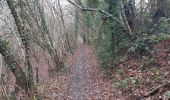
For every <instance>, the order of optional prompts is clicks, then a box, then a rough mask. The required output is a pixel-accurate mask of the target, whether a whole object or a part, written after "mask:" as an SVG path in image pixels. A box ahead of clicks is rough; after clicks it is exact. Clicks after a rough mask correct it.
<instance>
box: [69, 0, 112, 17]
mask: <svg viewBox="0 0 170 100" xmlns="http://www.w3.org/2000/svg"><path fill="white" fill-rule="evenodd" d="M67 1H68V2H69V3H71V4H72V5H74V6H76V7H77V8H79V9H81V10H82V11H94V12H99V13H102V14H104V15H106V16H107V17H109V18H111V17H113V15H112V14H109V13H108V12H107V11H104V10H101V9H93V8H85V7H81V6H79V5H78V4H75V3H74V2H72V1H71V0H67Z"/></svg>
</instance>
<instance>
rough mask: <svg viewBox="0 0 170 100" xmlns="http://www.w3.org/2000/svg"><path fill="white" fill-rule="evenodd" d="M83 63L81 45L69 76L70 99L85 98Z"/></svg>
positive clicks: (83, 99)
mask: <svg viewBox="0 0 170 100" xmlns="http://www.w3.org/2000/svg"><path fill="white" fill-rule="evenodd" d="M84 63H85V62H84V49H83V47H82V46H81V47H80V52H79V56H78V57H77V59H76V62H75V66H73V70H72V72H71V74H70V76H69V79H70V81H69V97H70V98H71V99H72V100H87V96H86V93H85V91H86V90H85V89H86V88H85V87H86V82H85V72H84V68H83V67H84V65H85V64H84Z"/></svg>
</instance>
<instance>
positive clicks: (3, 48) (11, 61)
mask: <svg viewBox="0 0 170 100" xmlns="http://www.w3.org/2000/svg"><path fill="white" fill-rule="evenodd" d="M0 53H1V55H2V56H3V57H4V60H5V62H6V63H7V64H8V67H9V68H10V70H11V71H12V73H13V74H14V76H15V78H16V84H17V85H18V86H20V87H21V88H22V89H23V90H25V91H26V92H27V91H28V83H27V79H26V76H25V74H24V72H23V71H22V70H21V68H20V67H19V64H18V63H17V61H16V59H15V56H14V55H13V54H12V53H11V49H10V48H9V47H8V43H7V42H6V41H3V40H2V39H1V38H0Z"/></svg>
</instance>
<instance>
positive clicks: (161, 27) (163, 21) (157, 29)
mask: <svg viewBox="0 0 170 100" xmlns="http://www.w3.org/2000/svg"><path fill="white" fill-rule="evenodd" d="M169 21H170V19H169V18H166V17H161V18H159V20H158V22H157V23H156V24H154V25H153V28H152V29H151V32H153V33H166V34H170V28H169V27H170V25H169V23H168V22H169Z"/></svg>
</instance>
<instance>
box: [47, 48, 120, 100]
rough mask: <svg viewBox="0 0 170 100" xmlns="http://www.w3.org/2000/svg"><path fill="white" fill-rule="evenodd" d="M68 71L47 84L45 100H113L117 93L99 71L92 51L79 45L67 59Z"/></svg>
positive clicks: (117, 96) (55, 76) (109, 81)
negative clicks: (69, 65)
mask: <svg viewBox="0 0 170 100" xmlns="http://www.w3.org/2000/svg"><path fill="white" fill-rule="evenodd" d="M68 62H69V64H71V68H70V71H69V72H67V73H59V74H57V75H54V76H53V78H51V80H50V81H49V83H48V88H47V90H46V93H45V94H46V95H45V100H115V98H121V97H119V92H118V91H115V89H113V88H112V82H111V80H109V79H108V78H107V77H106V76H105V75H104V73H103V72H102V71H101V70H100V67H99V64H98V61H97V58H96V56H95V54H94V53H93V50H92V49H91V48H90V47H88V46H85V45H81V46H79V47H78V49H77V50H76V52H75V54H74V55H73V56H71V57H70V58H69V59H68Z"/></svg>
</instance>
